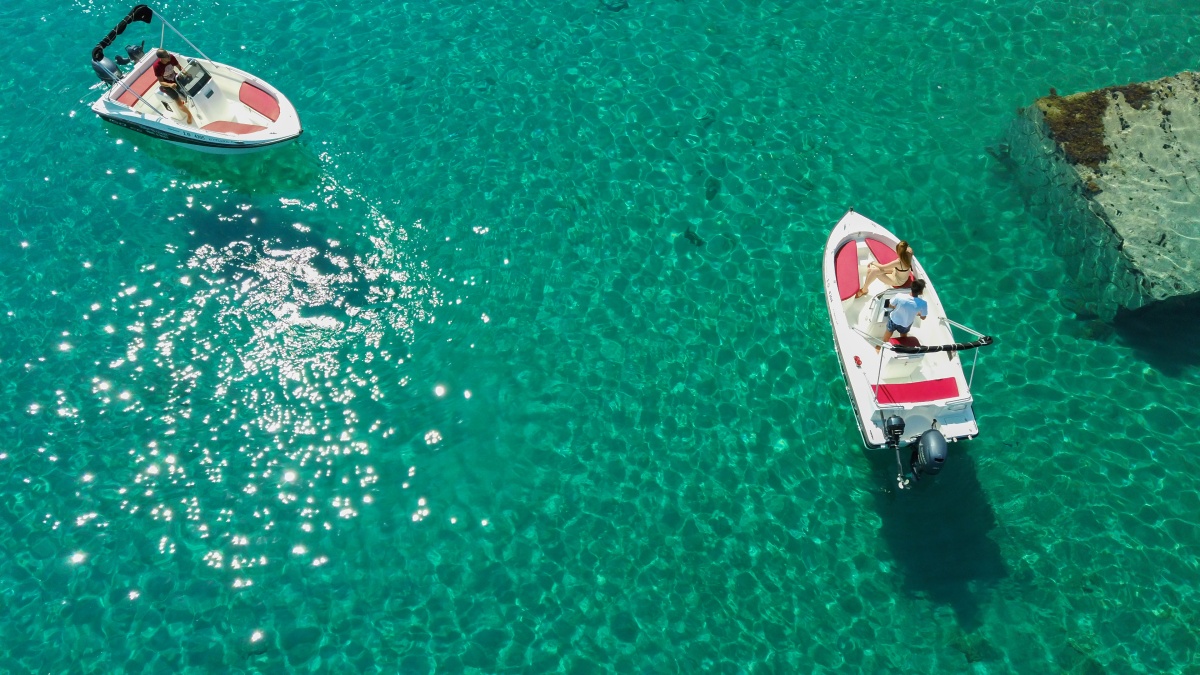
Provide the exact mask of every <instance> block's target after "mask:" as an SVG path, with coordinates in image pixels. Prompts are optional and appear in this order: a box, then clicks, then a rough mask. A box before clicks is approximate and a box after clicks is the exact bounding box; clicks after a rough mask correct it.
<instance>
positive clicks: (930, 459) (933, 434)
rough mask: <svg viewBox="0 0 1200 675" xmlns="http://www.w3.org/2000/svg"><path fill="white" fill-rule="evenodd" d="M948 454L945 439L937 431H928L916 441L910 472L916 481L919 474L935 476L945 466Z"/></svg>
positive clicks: (919, 476)
mask: <svg viewBox="0 0 1200 675" xmlns="http://www.w3.org/2000/svg"><path fill="white" fill-rule="evenodd" d="M948 453H949V448H947V447H946V437H945V436H943V435H942V432H940V431H938V430H937V429H930V430H929V431H926V432H925V433H923V434H921V438H920V439H918V440H917V447H916V449H914V450H913V454H912V464H911V465H912V472H913V477H914V478H916V479H918V480H919V479H920V478H921V474H925V475H927V476H936V475H938V473H940V472H941V470H942V466H944V465H945V464H946V456H947V454H948Z"/></svg>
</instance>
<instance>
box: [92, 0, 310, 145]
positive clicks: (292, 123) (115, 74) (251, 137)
mask: <svg viewBox="0 0 1200 675" xmlns="http://www.w3.org/2000/svg"><path fill="white" fill-rule="evenodd" d="M154 17H158V18H159V20H160V21H162V22H163V25H164V26H165V27H166V28H170V29H171V30H172V31H174V32H175V34H176V35H178V36H179V37H180V38H182V39H183V41H184V42H186V43H187V44H188V46H189V47H191V48H192V49H193V50H195V52H196V53H197V54H198V55H199V57H188V56H185V55H183V54H180V53H177V52H171V54H172V55H173V56H174V57H175V59H176V60H177V61H178V62H179V64H180V70H181V72H180V74H179V75H178V80H177V81H178V90H179V92H180V93H181V94H183V96H184V100H185V101H186V105H187V108H188V111H189V112H190V113H191V119H190V120H189V118H188V115H187V113H186V112H184V111H182V110H180V109H179V108H180V106H179V104H178V103H177V102H176V101H175V100H173V99H172V98H171V97H170V96H168V95H167V94H166V93H165V92H163V91H162V89H161V87H160V86H159V84H158V78H157V76H156V75H155V73H154V63H155V61H156V56H155V50H154V49H151V50H150V51H149V52H148V53H147V52H145V50H144V49H143V48H142V46H141V45H130V46H127V47H126V48H125V50H126V52H127V53H128V54H129V59H128V60H126V59H125V58H124V57H121V56H117V57H116V59H115V60H114V59H112V58H109V57H106V56H105V55H104V50H105V49H106V48H107V47H108V46H109V45H111V44H112V43H113V40H115V39H117V36H118V35H121V34H122V33H124V32H125V29H126V28H128V27H129V25H130V24H132V23H135V22H139V21H140V22H143V23H147V24H148V23H150V22H151V20H152V19H153V18H154ZM143 44H144V42H143ZM122 63H124V64H126V65H130V66H132V68H131V69H130V70H129V71H128V72H122V70H121V67H120V66H121V64H122ZM92 68H93V69H94V70H95V71H96V74H97V75H98V76H99V77H100V79H101V80H103V81H105V82H107V83H109V84H111V85H112V86H111V87H110V88H109V89H108V91H106V92H105V93H104V95H103V96H101V97H100V100H98V101H96V102H95V103H93V104H92V110H93V111H95V113H96V114H97V115H99V116H100V117H101V118H102V119H104V120H107V121H109V122H112V123H113V124H117V125H120V126H123V127H128V128H130V129H133V130H134V131H138V132H141V133H143V134H146V135H148V136H153V137H155V138H161V139H163V140H166V141H169V142H171V143H174V144H176V145H182V146H185V147H189V148H194V149H196V150H201V151H204V152H213V153H244V152H253V151H256V150H262V149H263V148H268V147H273V146H277V145H280V144H283V143H287V142H289V141H292V140H294V139H295V138H297V137H298V136H299V135H300V134H301V132H302V129H301V127H300V117H299V116H298V115H297V114H296V109H295V108H294V107H292V104H291V102H290V101H288V100H287V97H285V96H284V95H283V94H281V93H280V92H279V90H277V89H276V88H275V87H272V86H271V85H270V84H269V83H267V82H266V81H264V80H262V79H260V78H258V77H255V76H254V75H251V74H250V73H247V72H244V71H241V70H238V69H237V68H234V67H232V66H227V65H225V64H223V63H217V62H216V61H213V60H212V59H210V58H208V57H207V56H205V54H204V52H202V51H200V49H199V48H197V47H196V46H195V45H193V44H192V43H191V41H189V40H188V39H187V38H186V37H185V36H184V35H183V34H182V33H180V32H179V31H178V30H176V29H175V27H174V26H172V25H171V24H170V23H169V22H168V21H167V20H166V19H164V18H163V17H162V15H160V14H158V13H157V12H155V11H154V10H153V9H151V8H150V7H148V6H146V5H137V6H136V7H134V8H133V9H132V10H131V11H130V12H129V14H128V15H126V16H125V18H124V19H122V20H121V22H120V23H118V24H117V26H116V27H115V28H113V29H112V30H111V31H109V33H108V35H107V36H105V38H104V39H103V40H101V41H100V43H99V44H97V45H96V47H95V48H94V49H93V50H92Z"/></svg>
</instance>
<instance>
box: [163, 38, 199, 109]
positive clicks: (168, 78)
mask: <svg viewBox="0 0 1200 675" xmlns="http://www.w3.org/2000/svg"><path fill="white" fill-rule="evenodd" d="M156 55H157V56H158V60H157V61H155V62H154V76H155V77H157V78H158V86H159V87H160V88H161V89H162V90H163V92H164V93H165V94H166V95H167V96H170V97H171V100H173V101H175V104H176V105H178V106H179V109H180V110H182V111H183V114H184V115H187V123H188V124H195V119H194V118H193V117H192V111H191V110H188V106H187V102H186V101H185V100H184V96H183V92H182V91H180V90H179V83H178V82H176V81H175V80H176V78H177V77H179V73H181V72H183V67H182V66H180V65H179V60H178V59H176V58H175V55H174V54H172V53H171V52H169V51H167V50H165V49H160V50H158V53H157V54H156Z"/></svg>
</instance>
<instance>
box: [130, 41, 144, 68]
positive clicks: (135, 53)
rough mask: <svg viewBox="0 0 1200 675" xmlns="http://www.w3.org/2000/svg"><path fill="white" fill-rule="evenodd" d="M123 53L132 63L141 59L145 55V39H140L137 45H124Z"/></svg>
mask: <svg viewBox="0 0 1200 675" xmlns="http://www.w3.org/2000/svg"><path fill="white" fill-rule="evenodd" d="M125 53H126V54H128V55H129V58H130V59H131V60H133V62H134V63H137V62H138V61H141V60H142V57H143V56H145V55H146V41H145V40H142V43H141V44H139V45H125Z"/></svg>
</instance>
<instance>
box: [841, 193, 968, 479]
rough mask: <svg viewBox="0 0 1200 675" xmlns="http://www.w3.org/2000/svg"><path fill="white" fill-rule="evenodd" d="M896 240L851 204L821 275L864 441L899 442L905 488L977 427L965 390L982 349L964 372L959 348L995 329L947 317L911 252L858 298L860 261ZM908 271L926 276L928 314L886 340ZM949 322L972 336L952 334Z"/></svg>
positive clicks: (886, 257) (882, 257) (880, 258)
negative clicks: (899, 268)
mask: <svg viewBox="0 0 1200 675" xmlns="http://www.w3.org/2000/svg"><path fill="white" fill-rule="evenodd" d="M899 242H900V240H899V238H898V237H896V235H894V234H892V233H891V232H889V231H888V230H887V229H885V228H884V227H882V226H881V225H879V224H878V223H875V222H873V221H871V220H870V219H868V218H866V217H864V216H862V215H860V214H858V213H856V212H855V211H854V209H851V210H850V211H848V212H847V213H846V215H845V216H843V217H842V219H841V220H840V221H839V222H838V224H837V226H836V227H834V228H833V232H832V233H831V234H830V235H829V240H828V241H827V242H826V244H825V257H824V265H823V275H824V281H825V302H826V306H827V307H828V308H829V321H830V324H831V325H832V327H833V344H834V347H835V348H836V350H837V355H838V362H839V363H840V364H841V368H842V376H843V377H844V378H845V381H846V392H847V393H848V394H849V395H850V402H851V404H852V405H853V406H854V415H855V418H856V420H857V422H858V429H859V431H860V432H861V434H862V439H863V443H865V444H866V446H867V447H868V448H872V449H877V448H890V449H894V450H895V451H896V462H897V464H898V465H899V475H898V476H897V481H898V484H899V487H900V488H904V487H906V486H907V485H908V484H909V481H910V480H916V479H919V478H920V477H921V476H922V475H934V474H936V473H938V472H939V471H940V470H941V467H942V464H943V463H944V462H945V461H946V454H947V445H946V444H947V442H951V443H953V442H956V441H960V440H966V439H969V438H974V437H975V436H976V435H978V434H979V427H978V425H977V424H976V421H975V412H974V409H973V407H972V404H973V399H972V398H971V381H972V379H973V378H974V375H975V362H976V360H977V358H978V353H979V352H977V351H973V352H971V353H972V355H973V358H972V362H971V370H970V375H969V376H968V375H966V374H965V373H964V371H963V364H962V359H963V356H961V355H960V353H961V352H965V351H967V350H974V349H976V348H978V347H982V346H986V345H990V344H992V338H991V337H989V336H986V335H984V334H982V333H979V332H977V331H974V330H972V329H970V328H967V327H966V326H964V325H962V324H959V323H955V322H954V321H951V320H950V319H949V318H947V316H946V310H945V307H944V306H943V305H942V300H941V298H940V297H938V294H937V290H936V289H935V288H934V285H933V283H932V281H931V280H930V278H929V276H928V275H927V274H926V273H925V269H924V268H923V267H922V266H921V263H920V261H919V260H918V259H917V258H916V256H914V257H913V264H912V272H911V273H910V276H909V280H908V282H907V283H906V284H904V285H903V286H900V287H892V286H887V285H885V284H884V283H883V282H882V281H878V280H875V281H872V283H871V287H870V288H867V289H865V290H866V294H865V295H863V296H862V297H855V295H856V293H857V292H858V290H859V288H860V287H861V285H862V281H863V273H864V272H865V269H866V265H867V263H868V262H871V261H877V262H879V263H881V264H886V263H889V262H892V261H893V260H896V259H897V257H898V256H897V254H896V245H897V244H898V243H899ZM914 279H924V280H925V283H926V286H925V290H924V292H922V294H921V297H922V298H924V299H925V302H926V303H927V304H928V312H927V315H926V318H925V319H920V318H918V319H917V321H916V323H914V324H913V327H912V330H911V331H910V332H909V334H908V335H907V336H905V337H898V336H894V337H893V338H892V339H891V340H890V341H889V342H888V343H887V344H885V343H884V342H883V335H884V332H885V330H886V315H887V313H888V312H889V311H890V310H889V309H888V307H887V305H888V304H889V302H890V301H891V299H892V298H895V297H896V296H898V295H901V294H909V293H910V292H911V291H910V290H909V287H910V286H911V284H912V283H913V280H914ZM954 329H958V330H961V331H964V332H965V333H967V334H970V335H971V336H974V338H975V339H974V340H973V341H970V342H955V335H954ZM877 347H878V348H879V349H877ZM906 446H913V450H912V454H911V456H910V457H909V459H908V462H907V463H905V462H904V461H903V460H902V459H901V456H900V448H901V447H906Z"/></svg>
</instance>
